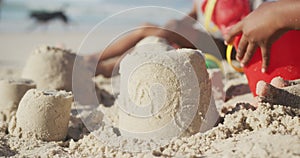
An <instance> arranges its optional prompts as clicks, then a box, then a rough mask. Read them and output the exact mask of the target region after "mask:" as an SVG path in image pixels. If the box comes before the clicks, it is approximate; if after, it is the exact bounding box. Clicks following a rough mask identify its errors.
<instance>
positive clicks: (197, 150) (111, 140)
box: [0, 32, 300, 157]
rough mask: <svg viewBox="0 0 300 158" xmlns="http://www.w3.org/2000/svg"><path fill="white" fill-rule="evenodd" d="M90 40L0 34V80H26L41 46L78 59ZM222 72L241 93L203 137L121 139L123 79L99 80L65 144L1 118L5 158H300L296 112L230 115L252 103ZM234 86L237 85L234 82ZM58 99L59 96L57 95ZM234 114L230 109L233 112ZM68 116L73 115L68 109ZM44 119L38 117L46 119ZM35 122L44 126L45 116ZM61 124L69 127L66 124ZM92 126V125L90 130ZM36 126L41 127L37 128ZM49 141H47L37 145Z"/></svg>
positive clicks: (269, 108) (299, 113) (262, 107)
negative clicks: (94, 102)
mask: <svg viewBox="0 0 300 158" xmlns="http://www.w3.org/2000/svg"><path fill="white" fill-rule="evenodd" d="M85 35H86V33H72V32H65V33H47V32H45V33H1V36H0V43H1V45H0V50H1V58H0V77H1V78H19V77H21V76H22V71H23V69H24V66H25V63H26V62H27V59H28V57H29V56H30V54H31V53H32V52H33V51H34V50H35V49H37V47H38V46H40V45H41V44H46V45H58V44H61V43H63V44H64V46H65V47H66V48H68V49H72V50H74V51H75V52H76V50H78V47H79V45H80V43H81V41H82V39H83V38H84V36H85ZM110 36H111V34H102V35H101V39H102V41H101V39H100V41H99V40H98V39H95V40H91V41H94V43H89V46H90V47H84V49H82V50H80V51H81V52H80V54H87V53H90V52H95V51H98V50H101V49H103V48H104V47H105V44H106V43H107V42H109V41H110V40H111V39H110ZM225 66H226V68H225V69H226V70H227V71H226V73H225V75H224V79H226V80H224V81H225V82H223V83H224V84H225V90H226V89H229V88H230V87H236V91H237V92H236V93H233V92H231V94H235V96H233V97H232V96H231V98H232V99H231V100H229V101H227V102H226V103H225V104H223V103H222V101H219V102H218V101H216V103H217V105H216V106H217V108H218V109H219V112H220V113H221V109H222V108H223V106H225V105H226V106H227V107H226V109H227V110H228V111H226V112H227V114H226V115H225V117H224V118H223V119H224V121H221V123H219V124H217V125H216V126H215V127H214V128H212V129H210V130H208V131H206V132H205V133H201V132H197V133H196V134H193V135H190V136H184V137H175V138H173V139H171V140H167V141H166V140H163V139H162V140H151V139H150V140H149V139H141V138H139V139H137V138H131V137H127V136H123V135H122V134H121V135H120V131H119V129H118V123H119V116H118V110H119V106H118V105H117V104H116V102H114V101H115V99H114V97H113V96H114V95H115V94H114V93H113V91H112V87H111V83H112V81H114V80H117V81H119V78H118V76H117V77H114V78H112V79H109V78H104V77H102V76H97V77H96V78H94V79H93V80H94V82H95V83H96V85H97V87H98V89H99V90H100V93H99V97H100V98H101V101H100V104H99V105H98V106H96V107H95V106H91V105H80V104H78V103H72V105H71V104H70V111H71V112H70V118H69V122H68V125H67V134H66V137H65V139H62V140H55V141H52V140H51V139H49V137H45V136H43V135H40V137H30V136H27V135H25V134H22V132H21V133H20V132H19V131H18V130H16V129H17V128H18V126H21V127H23V128H24V126H26V123H22V124H21V123H19V125H18V121H17V122H16V117H17V118H18V117H21V115H20V114H19V115H18V114H17V115H16V111H14V112H12V113H10V114H9V115H11V120H10V121H8V120H7V119H6V117H4V114H3V113H1V121H0V125H1V126H0V127H1V128H0V140H1V142H0V156H4V157H203V156H207V157H299V156H300V153H299V149H300V137H299V136H300V118H299V117H300V110H299V108H291V107H288V106H284V105H270V104H268V103H260V104H259V107H258V108H257V109H253V108H251V107H248V108H247V107H246V108H240V109H239V108H237V109H234V111H235V112H232V110H231V109H232V108H234V107H235V105H241V104H244V103H245V102H247V100H251V97H252V94H250V91H249V89H248V90H247V87H246V89H245V87H244V89H243V90H241V89H239V87H243V85H245V84H246V85H247V80H246V78H245V76H244V75H241V74H239V73H236V72H234V71H233V70H232V69H230V68H229V66H228V65H226V64H225ZM230 80H232V81H233V82H230ZM233 89H234V88H233ZM104 90H105V91H104ZM231 90H232V89H231ZM233 91H234V90H233ZM44 94H45V93H44ZM28 95H29V94H28ZM51 95H52V94H51ZM53 95H56V94H53ZM57 95H58V96H59V94H57ZM45 97H46V96H45ZM27 98H30V96H27ZM37 99H38V98H37ZM29 101H30V100H29ZM68 102H69V101H68ZM29 103H30V102H29ZM29 103H28V104H29ZM109 103H110V104H109ZM64 104H67V103H64ZM68 104H69V103H68ZM20 105H22V107H23V110H24V107H26V105H27V102H25V101H24V102H23V103H22V104H21V103H20ZM47 106H48V104H47ZM230 106H231V108H228V107H230ZM50 109H51V108H50ZM64 109H65V110H66V111H68V107H65V108H64ZM25 112H26V109H25ZM223 112H224V111H223ZM46 113H47V112H46ZM46 113H45V114H43V115H41V116H42V117H43V116H44V115H45V116H46ZM223 115H224V113H223ZM35 117H36V118H39V117H40V116H35ZM22 118H23V119H25V121H26V117H24V116H22ZM51 118H52V117H50V118H49V119H51ZM62 119H63V120H66V119H68V118H62ZM33 121H34V120H33ZM87 122H88V124H86V123H87ZM36 126H37V127H38V126H40V125H39V124H37V125H36ZM90 127H93V128H92V129H91V128H90ZM33 128H34V127H32V128H29V129H27V130H32V129H33ZM57 129H58V130H57V131H59V130H62V129H61V127H59V128H58V127H57ZM46 130H47V129H46ZM44 137H45V138H47V139H49V140H48V141H47V140H43V139H42V140H41V139H40V138H44ZM58 138H60V137H58Z"/></svg>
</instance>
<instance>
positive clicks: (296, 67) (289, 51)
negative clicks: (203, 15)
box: [202, 0, 300, 96]
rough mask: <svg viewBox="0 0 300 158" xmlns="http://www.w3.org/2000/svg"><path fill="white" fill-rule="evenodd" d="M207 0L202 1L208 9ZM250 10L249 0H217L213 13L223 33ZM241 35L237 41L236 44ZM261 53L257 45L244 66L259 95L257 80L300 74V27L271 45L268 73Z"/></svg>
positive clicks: (289, 78)
mask: <svg viewBox="0 0 300 158" xmlns="http://www.w3.org/2000/svg"><path fill="white" fill-rule="evenodd" d="M206 4H207V0H205V1H204V3H203V5H202V11H204V10H205V7H206ZM249 13H250V6H249V1H248V0H217V2H216V4H215V7H214V11H213V14H212V19H211V20H212V21H213V22H214V23H215V24H216V25H217V26H218V28H219V29H220V30H221V31H222V32H223V33H224V32H225V31H226V28H228V27H230V26H231V25H233V24H235V23H236V22H238V21H239V20H241V19H242V18H243V17H244V16H246V15H247V14H249ZM240 37H241V35H240V36H237V37H236V38H235V41H234V46H235V48H237V46H238V42H239V40H240ZM261 65H262V56H261V51H260V49H257V50H256V52H255V54H254V56H253V57H252V59H251V60H250V62H249V63H248V65H246V66H245V67H244V73H245V74H246V76H247V79H248V83H249V86H250V89H251V91H252V93H253V95H254V96H256V84H257V82H258V81H260V80H264V81H265V82H268V83H270V81H271V80H272V79H273V78H274V77H277V76H281V77H282V78H283V79H285V80H293V79H299V78H300V31H289V32H287V33H286V34H284V35H283V36H282V37H280V38H279V39H278V40H277V41H276V42H275V43H274V44H273V45H272V47H271V53H270V65H269V67H268V69H267V72H266V73H262V72H261Z"/></svg>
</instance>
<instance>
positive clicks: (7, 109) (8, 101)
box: [0, 78, 35, 121]
mask: <svg viewBox="0 0 300 158" xmlns="http://www.w3.org/2000/svg"><path fill="white" fill-rule="evenodd" d="M32 88H35V83H34V82H33V81H32V80H28V79H20V78H19V79H0V112H2V113H3V114H4V116H5V118H4V121H9V120H10V117H11V115H12V113H15V112H16V111H17V108H18V105H19V102H20V100H21V98H22V97H23V95H24V94H25V93H26V91H28V90H29V89H32Z"/></svg>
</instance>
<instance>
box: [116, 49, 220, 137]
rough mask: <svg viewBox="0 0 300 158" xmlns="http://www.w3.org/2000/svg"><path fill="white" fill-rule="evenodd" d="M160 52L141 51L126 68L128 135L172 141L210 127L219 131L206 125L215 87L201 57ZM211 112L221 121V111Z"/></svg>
mask: <svg viewBox="0 0 300 158" xmlns="http://www.w3.org/2000/svg"><path fill="white" fill-rule="evenodd" d="M160 48H162V49H161V50H158V49H156V51H152V50H150V51H145V49H144V50H143V51H135V52H134V53H131V54H128V55H126V56H125V57H124V59H123V60H122V61H121V63H120V75H121V84H120V85H121V87H120V95H119V97H118V100H117V104H118V105H119V129H120V131H121V134H122V135H127V136H132V137H136V138H143V139H144V138H151V139H162V138H164V139H168V138H172V137H175V136H179V135H191V134H195V133H197V132H199V131H200V128H201V126H202V125H204V124H206V125H204V126H206V127H208V126H209V127H210V128H211V127H212V126H213V123H211V122H209V123H210V124H207V122H206V121H205V119H204V118H205V114H206V113H207V111H208V109H209V105H210V99H211V85H210V81H209V79H208V73H207V71H206V67H205V60H204V57H203V55H202V54H201V52H200V51H198V50H192V49H178V50H170V51H167V50H166V49H165V48H166V47H160ZM212 106H215V105H214V104H213V105H212ZM214 109H215V108H214ZM210 111H212V112H211V113H210V114H211V115H212V117H216V118H217V117H218V114H217V111H213V110H210ZM214 123H215V122H214ZM206 129H207V128H206Z"/></svg>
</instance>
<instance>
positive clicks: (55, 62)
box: [22, 46, 97, 104]
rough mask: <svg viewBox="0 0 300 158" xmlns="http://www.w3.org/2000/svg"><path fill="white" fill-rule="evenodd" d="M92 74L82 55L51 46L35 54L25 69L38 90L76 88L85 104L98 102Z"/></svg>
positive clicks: (78, 96) (24, 73) (76, 93)
mask: <svg viewBox="0 0 300 158" xmlns="http://www.w3.org/2000/svg"><path fill="white" fill-rule="evenodd" d="M92 76H93V75H92V73H91V72H90V71H88V70H87V69H86V67H85V65H84V62H83V58H82V56H78V55H76V54H75V53H72V52H71V51H70V50H65V49H61V48H57V47H50V46H41V47H39V48H38V49H36V50H35V51H34V52H33V53H31V55H30V57H29V59H28V60H27V62H26V65H25V67H24V69H23V72H22V77H23V78H29V79H32V80H34V81H35V82H36V84H37V88H38V89H45V90H66V91H73V94H74V97H75V100H76V101H79V102H80V103H82V104H97V101H96V99H95V98H97V97H96V94H95V90H94V88H95V86H94V83H93V82H92Z"/></svg>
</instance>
